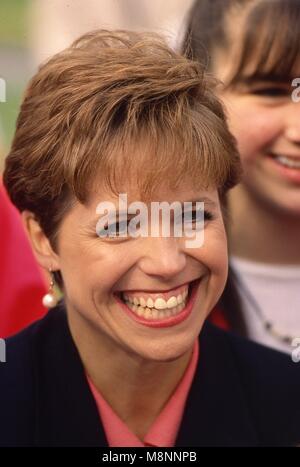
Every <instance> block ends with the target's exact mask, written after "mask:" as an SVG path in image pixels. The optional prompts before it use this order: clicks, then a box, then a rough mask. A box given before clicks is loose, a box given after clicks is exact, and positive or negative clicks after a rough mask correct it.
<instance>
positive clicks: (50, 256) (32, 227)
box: [21, 211, 60, 271]
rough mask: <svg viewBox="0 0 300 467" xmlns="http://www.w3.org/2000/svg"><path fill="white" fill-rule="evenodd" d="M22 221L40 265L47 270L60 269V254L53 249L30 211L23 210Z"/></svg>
mask: <svg viewBox="0 0 300 467" xmlns="http://www.w3.org/2000/svg"><path fill="white" fill-rule="evenodd" d="M21 216H22V222H23V225H24V227H25V231H26V233H27V236H28V237H29V241H30V243H31V246H32V250H33V253H34V255H35V257H36V259H37V262H38V263H39V265H40V266H41V267H43V268H45V269H47V270H49V269H50V268H51V269H52V270H53V271H55V270H57V269H60V266H59V256H58V255H57V254H56V253H55V251H54V250H53V248H52V246H51V244H50V241H49V239H48V237H46V235H45V234H44V231H43V230H42V228H41V227H40V224H39V223H38V221H37V220H36V219H35V217H34V214H33V213H32V212H30V211H23V212H22V214H21Z"/></svg>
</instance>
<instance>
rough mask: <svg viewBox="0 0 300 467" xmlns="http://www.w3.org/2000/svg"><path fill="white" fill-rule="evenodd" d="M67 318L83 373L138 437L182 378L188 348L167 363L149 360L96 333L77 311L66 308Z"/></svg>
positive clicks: (144, 431) (187, 362)
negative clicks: (178, 356) (67, 310)
mask: <svg viewBox="0 0 300 467" xmlns="http://www.w3.org/2000/svg"><path fill="white" fill-rule="evenodd" d="M68 319H69V325H70V330H71V334H72V337H73V339H74V341H75V344H76V347H77V349H78V351H79V354H80V357H81V360H82V362H83V365H84V368H85V371H86V373H87V374H88V375H89V377H90V378H91V380H92V382H93V384H94V385H95V386H96V388H97V389H98V391H99V392H100V393H101V395H102V396H103V397H104V399H105V400H106V402H108V403H109V405H110V406H111V407H112V408H113V410H114V411H115V413H116V414H117V415H118V416H119V417H120V418H121V419H122V420H123V421H126V424H127V426H128V427H129V428H130V429H131V431H133V432H134V433H135V434H136V435H137V436H139V437H140V438H141V439H142V438H143V436H144V435H145V434H146V433H147V431H148V429H149V428H150V426H151V424H152V423H153V422H154V420H155V419H156V417H157V416H158V415H159V413H160V412H161V410H162V408H163V407H164V405H165V403H166V402H167V400H168V399H169V397H170V396H171V394H172V392H173V391H174V389H175V388H176V386H177V385H178V383H179V381H180V380H181V378H182V377H183V375H184V372H185V370H186V368H187V366H188V364H189V361H190V358H191V355H192V349H191V350H190V351H188V352H187V353H186V354H184V355H183V356H181V357H180V358H178V359H177V360H174V361H171V362H149V361H146V360H143V359H142V358H139V357H138V356H136V355H133V354H130V353H126V352H125V351H124V349H122V348H121V347H118V345H117V344H116V343H114V342H112V341H111V340H110V339H109V338H108V337H107V336H106V335H105V334H103V333H101V335H100V332H99V330H98V329H96V328H95V326H93V325H92V324H90V323H89V322H87V320H86V319H85V318H83V317H81V316H80V315H79V313H78V312H76V311H73V310H70V311H69V312H68Z"/></svg>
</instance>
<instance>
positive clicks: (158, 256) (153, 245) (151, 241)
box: [139, 237, 186, 279]
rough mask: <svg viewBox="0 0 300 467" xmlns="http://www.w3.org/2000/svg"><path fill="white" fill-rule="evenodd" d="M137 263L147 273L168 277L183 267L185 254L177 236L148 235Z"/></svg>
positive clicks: (174, 274) (178, 272) (176, 273)
mask: <svg viewBox="0 0 300 467" xmlns="http://www.w3.org/2000/svg"><path fill="white" fill-rule="evenodd" d="M139 265H140V268H141V270H142V271H143V272H144V273H145V274H147V275H152V276H159V277H161V278H163V279H170V278H172V277H174V276H176V275H178V274H180V273H181V272H182V271H183V270H184V269H185V266H186V254H185V252H184V249H183V248H182V247H181V242H180V240H179V239H177V238H174V237H156V238H153V237H150V238H147V239H145V245H144V250H143V256H142V259H141V260H140V264H139Z"/></svg>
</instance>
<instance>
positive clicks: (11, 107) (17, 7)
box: [0, 0, 30, 171]
mask: <svg viewBox="0 0 300 467" xmlns="http://www.w3.org/2000/svg"><path fill="white" fill-rule="evenodd" d="M29 3H30V0H0V58H1V63H0V66H1V67H5V66H9V65H7V63H6V61H7V56H8V55H9V56H10V57H11V60H16V61H17V60H18V57H19V54H20V53H23V52H22V50H24V52H25V51H26V52H27V49H28V43H27V37H28V32H27V28H28V23H29V22H28V17H27V12H28V6H29ZM20 51H21V52H20ZM3 54H4V55H3ZM3 57H6V58H4V59H3ZM8 63H9V62H8ZM0 75H1V69H0ZM23 90H24V77H23V76H22V75H21V74H20V76H19V75H18V76H15V77H14V79H13V80H8V81H7V82H6V102H4V103H3V102H1V103H0V125H1V128H0V129H1V134H0V139H1V140H2V141H1V142H0V143H1V147H0V152H1V149H2V151H3V146H4V154H3V152H2V154H1V153H0V171H1V169H2V167H3V160H1V159H3V156H4V155H5V152H7V150H8V148H9V145H10V143H11V140H12V137H13V133H14V128H15V122H16V118H17V115H18V112H19V106H20V102H21V97H22V93H23ZM1 156H2V157H1Z"/></svg>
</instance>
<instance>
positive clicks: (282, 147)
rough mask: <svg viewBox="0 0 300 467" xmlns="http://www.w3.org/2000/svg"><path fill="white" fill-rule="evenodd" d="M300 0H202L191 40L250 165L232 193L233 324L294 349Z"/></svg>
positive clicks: (299, 292)
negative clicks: (213, 77)
mask: <svg viewBox="0 0 300 467" xmlns="http://www.w3.org/2000/svg"><path fill="white" fill-rule="evenodd" d="M299 24H300V1H299V0H273V1H269V0H225V1H224V0H214V1H212V0H197V1H196V2H195V4H194V6H193V8H192V10H191V12H190V19H189V23H188V28H187V33H186V37H185V41H184V47H185V48H186V50H187V54H188V55H192V56H193V57H194V58H197V59H198V60H200V61H201V62H207V61H208V63H209V69H210V70H211V71H212V72H213V73H214V74H215V75H216V76H217V78H219V79H220V80H221V82H222V85H220V90H219V93H220V96H221V97H222V99H223V101H224V103H225V105H226V107H227V113H228V118H229V125H230V129H231V131H232V133H233V134H234V136H235V137H236V139H237V142H238V147H239V150H240V154H241V159H242V163H243V168H244V176H243V180H242V183H240V184H239V185H238V186H237V187H236V188H234V189H233V190H232V191H231V192H230V193H229V195H228V208H229V213H230V219H229V222H228V233H229V248H230V253H231V260H230V266H231V268H230V269H231V271H230V275H229V280H228V284H227V288H226V290H225V292H224V295H223V298H222V302H221V306H222V309H223V311H225V317H226V319H227V321H228V323H229V325H230V327H231V328H232V329H234V330H235V331H237V332H239V333H240V334H243V335H247V336H248V337H249V338H251V339H253V340H255V341H258V342H260V343H262V344H265V345H268V346H271V347H274V348H277V349H279V350H282V351H285V352H289V353H290V352H291V350H292V343H293V340H294V338H295V337H299V336H300V313H299V312H300V308H299V304H300V241H299V240H300V103H299V102H297V101H299V99H297V90H296V89H295V87H294V85H295V84H296V83H297V79H296V78H298V77H300V28H299Z"/></svg>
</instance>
